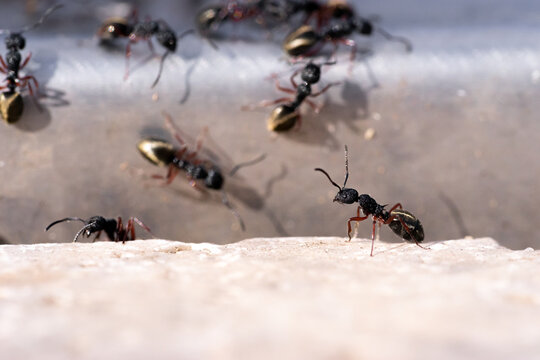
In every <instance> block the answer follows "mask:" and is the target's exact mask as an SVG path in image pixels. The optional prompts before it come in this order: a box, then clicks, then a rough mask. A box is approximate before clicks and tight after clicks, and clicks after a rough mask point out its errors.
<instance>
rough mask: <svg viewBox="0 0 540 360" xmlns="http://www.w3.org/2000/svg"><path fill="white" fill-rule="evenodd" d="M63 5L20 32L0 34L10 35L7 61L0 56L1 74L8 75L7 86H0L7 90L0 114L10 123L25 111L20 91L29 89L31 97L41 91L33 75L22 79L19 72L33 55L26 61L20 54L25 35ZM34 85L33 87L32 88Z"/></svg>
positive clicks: (6, 31) (0, 95)
mask: <svg viewBox="0 0 540 360" xmlns="http://www.w3.org/2000/svg"><path fill="white" fill-rule="evenodd" d="M62 6H63V5H60V4H57V5H54V6H52V7H50V8H49V9H47V10H46V11H45V12H44V13H43V15H42V16H41V18H40V19H39V20H38V21H37V22H36V23H34V24H32V25H28V26H25V27H23V28H22V29H20V30H17V31H12V30H9V29H2V30H0V34H6V33H7V34H8V35H7V37H6V38H5V44H6V48H7V54H6V60H5V61H4V58H3V57H2V56H1V55H0V72H1V73H3V74H6V78H5V79H4V81H5V85H2V86H0V90H4V89H7V91H3V92H2V93H1V94H0V114H1V115H2V118H3V119H4V120H5V121H6V122H8V123H14V122H16V121H17V120H19V118H20V117H21V115H22V113H23V110H24V102H23V99H22V96H21V93H20V92H19V91H20V90H23V89H25V88H28V91H29V92H30V95H31V96H33V97H34V96H35V93H34V92H35V91H37V90H38V89H39V84H38V82H37V80H36V78H35V77H33V76H31V75H27V76H23V77H21V76H20V75H19V71H20V70H22V69H24V67H25V66H26V65H27V64H28V62H29V61H30V58H31V57H32V53H30V54H28V55H27V56H26V59H24V61H23V60H22V55H21V53H20V51H21V50H23V49H24V48H25V46H26V39H25V38H24V36H23V34H24V33H25V32H28V31H30V30H33V29H35V28H37V27H38V26H40V25H41V24H42V23H43V22H44V21H45V19H46V18H47V17H48V16H49V15H50V14H51V13H52V12H53V11H55V10H57V9H59V8H61V7H62ZM32 84H33V86H32Z"/></svg>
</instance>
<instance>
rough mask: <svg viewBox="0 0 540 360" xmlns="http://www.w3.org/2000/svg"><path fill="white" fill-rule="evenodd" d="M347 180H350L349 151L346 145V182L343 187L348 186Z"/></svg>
mask: <svg viewBox="0 0 540 360" xmlns="http://www.w3.org/2000/svg"><path fill="white" fill-rule="evenodd" d="M347 180H349V149H348V148H347V145H345V181H344V182H343V187H345V185H346V184H347Z"/></svg>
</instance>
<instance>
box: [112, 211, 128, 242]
mask: <svg viewBox="0 0 540 360" xmlns="http://www.w3.org/2000/svg"><path fill="white" fill-rule="evenodd" d="M126 235H127V232H126V231H125V229H124V224H122V217H120V216H119V217H118V219H117V220H116V236H117V237H118V239H116V240H114V239H113V241H122V244H125V242H126Z"/></svg>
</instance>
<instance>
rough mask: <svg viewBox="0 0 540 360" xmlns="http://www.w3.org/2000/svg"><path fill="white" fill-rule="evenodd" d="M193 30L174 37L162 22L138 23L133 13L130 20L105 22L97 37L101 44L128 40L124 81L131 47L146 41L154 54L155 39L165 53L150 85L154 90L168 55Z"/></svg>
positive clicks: (174, 34) (120, 19)
mask: <svg viewBox="0 0 540 360" xmlns="http://www.w3.org/2000/svg"><path fill="white" fill-rule="evenodd" d="M193 32H194V30H193V29H189V30H186V31H184V32H183V33H181V34H180V35H179V36H176V33H175V32H174V30H172V29H171V27H170V26H169V25H168V24H167V23H166V22H165V21H163V20H145V21H138V20H137V16H136V14H135V13H133V15H132V16H131V19H127V18H119V17H113V18H109V19H107V20H105V22H104V23H103V24H102V25H101V27H100V28H99V30H98V32H97V35H98V37H99V39H100V40H101V41H102V42H105V43H106V42H109V41H111V40H114V39H119V38H128V39H129V41H128V43H127V46H126V71H125V74H124V80H127V78H128V77H129V59H130V57H131V46H132V45H133V44H135V43H137V42H139V41H146V42H147V43H148V46H149V48H150V51H151V52H152V53H155V51H154V46H153V45H152V37H155V38H156V40H157V42H158V43H159V44H160V45H161V46H163V47H164V48H165V53H163V55H162V56H161V59H160V63H159V71H158V75H157V77H156V79H155V80H154V82H153V83H152V86H151V87H152V88H154V87H155V86H156V85H157V83H158V82H159V79H160V78H161V72H162V71H163V63H164V62H165V59H166V58H167V56H168V55H169V54H170V53H173V52H175V51H176V45H177V43H178V42H179V41H180V40H181V39H182V38H183V37H185V36H186V35H188V34H191V33H193Z"/></svg>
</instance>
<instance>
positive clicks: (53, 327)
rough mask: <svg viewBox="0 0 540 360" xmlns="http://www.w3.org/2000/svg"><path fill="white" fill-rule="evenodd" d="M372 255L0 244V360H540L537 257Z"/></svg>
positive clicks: (406, 250) (444, 246)
mask: <svg viewBox="0 0 540 360" xmlns="http://www.w3.org/2000/svg"><path fill="white" fill-rule="evenodd" d="M370 245H371V243H370V241H368V240H362V239H360V240H353V241H352V242H347V241H345V240H344V239H342V238H273V239H251V240H245V241H242V242H239V243H236V244H231V245H223V246H220V245H211V244H187V243H181V242H172V241H165V240H138V241H133V242H129V243H126V244H125V245H123V244H121V243H111V242H97V243H93V244H91V243H76V244H39V245H4V246H0V354H1V355H0V358H2V359H6V360H7V359H10V360H18V359H40V360H47V359H130V360H136V359H437V360H441V359H472V358H474V359H538V358H539V357H540V276H539V275H538V274H539V273H540V253H539V252H538V251H534V250H532V249H525V250H522V251H511V250H508V249H506V248H503V247H500V246H499V245H498V244H497V243H496V242H495V241H494V240H492V239H489V238H483V239H467V240H450V241H444V242H439V243H431V244H428V246H429V248H430V250H423V249H421V248H419V247H417V246H415V245H414V244H397V245H396V244H385V243H380V242H378V243H376V244H375V256H374V257H370V256H369V250H370Z"/></svg>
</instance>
